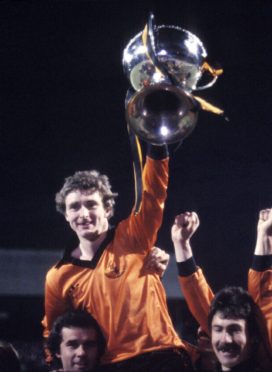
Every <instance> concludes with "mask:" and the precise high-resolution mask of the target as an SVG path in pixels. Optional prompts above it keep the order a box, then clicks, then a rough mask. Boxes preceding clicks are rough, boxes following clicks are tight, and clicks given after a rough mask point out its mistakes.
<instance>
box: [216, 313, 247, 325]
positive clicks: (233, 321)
mask: <svg viewBox="0 0 272 372" xmlns="http://www.w3.org/2000/svg"><path fill="white" fill-rule="evenodd" d="M213 325H220V326H224V327H228V326H231V325H239V326H241V327H243V328H245V326H246V320H245V319H243V318H226V317H224V315H223V314H222V313H221V312H217V313H215V314H214V317H213V319H212V326H213Z"/></svg>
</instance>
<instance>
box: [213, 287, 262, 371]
mask: <svg viewBox="0 0 272 372" xmlns="http://www.w3.org/2000/svg"><path fill="white" fill-rule="evenodd" d="M261 319H262V315H261V312H260V309H259V308H258V306H257V305H256V304H255V302H254V301H253V299H252V297H251V296H250V295H249V294H248V293H247V292H246V291H245V290H244V289H242V288H241V287H226V288H224V289H222V290H221V291H219V292H218V293H217V294H216V296H215V298H214V299H213V301H212V304H211V307H210V312H209V316H208V324H209V329H210V336H211V344H212V348H213V351H214V353H215V355H216V357H217V359H218V362H219V364H220V365H219V366H218V371H245V372H250V371H252V372H253V371H261V370H263V371H264V370H267V371H268V369H266V368H268V367H264V366H262V365H261V360H259V358H258V354H257V350H258V347H259V345H260V343H261V340H262V337H263V335H262V331H263V327H264V326H263V327H262V326H261V324H262V323H261ZM263 324H264V323H263Z"/></svg>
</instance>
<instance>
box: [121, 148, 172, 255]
mask: <svg viewBox="0 0 272 372" xmlns="http://www.w3.org/2000/svg"><path fill="white" fill-rule="evenodd" d="M168 161H169V158H168V151H167V147H166V146H153V145H149V146H148V152H147V157H146V162H145V166H144V169H143V175H142V186H143V190H142V200H141V205H140V208H139V210H138V211H137V212H136V213H135V211H134V210H133V211H132V213H131V215H130V217H129V218H128V219H127V220H125V221H122V224H123V228H122V229H120V234H121V235H123V234H124V232H125V233H126V236H127V238H128V239H129V240H130V244H129V245H128V247H127V248H128V249H131V250H133V251H143V252H147V251H150V250H151V248H152V247H153V246H154V244H155V242H156V240H157V232H158V230H159V228H160V226H161V223H162V217H163V210H164V203H165V200H166V196H167V187H168ZM119 238H120V239H122V236H119Z"/></svg>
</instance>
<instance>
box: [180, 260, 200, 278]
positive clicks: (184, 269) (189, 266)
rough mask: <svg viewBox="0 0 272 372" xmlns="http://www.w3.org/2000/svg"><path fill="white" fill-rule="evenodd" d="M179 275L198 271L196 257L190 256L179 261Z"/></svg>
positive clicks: (187, 274)
mask: <svg viewBox="0 0 272 372" xmlns="http://www.w3.org/2000/svg"><path fill="white" fill-rule="evenodd" d="M177 267H178V274H179V276H189V275H192V274H193V273H195V272H196V271H197V266H196V263H195V259H194V257H191V258H188V260H186V261H184V262H177Z"/></svg>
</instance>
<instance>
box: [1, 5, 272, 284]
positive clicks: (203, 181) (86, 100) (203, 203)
mask: <svg viewBox="0 0 272 372" xmlns="http://www.w3.org/2000/svg"><path fill="white" fill-rule="evenodd" d="M149 11H153V12H154V14H155V17H156V23H157V24H173V25H178V26H181V27H183V28H185V29H188V30H190V31H191V32H193V33H194V34H196V35H197V36H198V37H199V38H200V39H201V40H202V41H203V43H204V45H205V47H206V49H207V51H208V61H209V62H210V64H211V65H215V66H222V67H223V69H224V74H223V75H222V76H221V77H220V78H219V79H218V82H217V83H216V84H215V86H214V87H212V88H210V89H208V90H206V91H203V92H202V93H200V94H199V95H201V96H202V97H203V98H205V99H207V100H209V101H210V102H212V103H213V104H216V105H218V106H220V107H223V108H224V109H225V110H226V114H227V116H228V117H229V118H230V122H225V121H224V120H223V119H221V118H220V117H218V116H216V115H212V114H209V113H204V112H202V113H200V116H199V120H198V124H197V127H196V129H195V130H194V132H193V133H192V134H191V135H190V137H189V138H187V139H186V140H185V141H184V143H183V145H182V147H181V148H180V149H179V150H178V151H176V152H174V153H173V156H172V158H171V163H170V170H171V179H170V187H169V197H168V201H167V205H166V211H165V219H164V223H163V226H162V229H161V231H160V234H159V240H158V245H159V246H161V247H162V248H164V249H166V250H167V251H169V252H172V245H171V239H170V226H171V224H172V222H173V219H174V216H175V215H176V214H177V213H180V212H182V211H185V210H195V211H197V212H198V214H199V216H200V220H201V226H200V228H199V231H198V233H197V235H196V237H195V238H194V241H193V246H194V252H195V256H196V259H197V262H198V263H199V264H200V265H201V266H202V267H204V269H205V272H206V275H207V277H208V279H209V281H210V282H211V285H212V287H213V288H214V289H218V288H220V287H222V286H223V285H225V284H243V285H245V283H246V273H247V269H248V267H249V265H250V262H251V257H252V253H253V249H254V244H255V236H256V232H255V230H256V227H255V226H256V222H257V217H258V211H259V209H261V208H264V207H269V206H271V205H272V192H271V191H272V187H271V186H272V173H271V168H272V167H271V166H272V146H271V138H272V133H271V130H272V120H271V109H272V101H271V94H270V90H271V72H272V68H271V63H272V52H271V45H272V36H271V35H272V32H271V19H272V2H271V1H269V0H267V1H264V0H245V1H243V0H239V1H237V0H228V1H226V0H225V1H221V2H220V1H212V0H211V1H209V0H207V1H205V0H184V1H181V0H180V1H177V0H176V1H173V0H168V1H149V0H146V1H143V2H142V1H134V2H132V1H114V0H112V1H102V0H100V1H80V0H74V1H1V2H0V17H1V22H0V35H1V41H0V43H1V45H0V53H1V56H0V64H1V68H0V73H1V81H0V95H1V102H0V157H1V162H0V175H1V180H0V186H1V190H0V198H1V199H0V204H1V213H0V229H1V234H0V247H1V248H9V249H13V248H21V249H26V248H34V249H62V248H64V247H66V246H67V245H69V244H71V241H73V235H72V233H71V232H70V231H69V228H68V227H66V224H65V221H64V219H63V217H62V216H60V215H58V214H57V213H56V212H55V206H54V194H55V192H56V191H57V190H58V189H59V188H60V187H61V185H62V182H63V179H64V177H66V176H68V175H70V174H72V173H73V172H74V171H75V170H85V169H93V168H96V169H98V170H100V171H101V172H103V173H106V174H108V175H109V177H110V179H111V182H112V185H113V190H114V191H117V192H119V198H118V201H117V208H116V213H115V217H114V218H113V221H112V222H113V223H116V222H117V221H119V220H120V219H121V218H124V217H126V216H127V214H128V213H129V211H130V208H131V206H132V204H133V201H134V194H133V192H134V191H133V189H134V186H133V174H132V160H131V154H130V146H129V141H128V136H127V132H126V123H125V119H124V98H125V94H126V90H127V88H128V86H129V83H128V81H127V79H126V77H125V76H124V74H123V71H122V65H121V58H122V51H123V49H124V47H125V46H126V44H127V43H128V41H129V40H130V39H131V38H132V37H133V36H134V35H136V33H138V32H139V31H141V30H142V29H143V27H144V25H145V23H146V21H147V17H148V13H149ZM174 147H175V146H171V151H172V152H173V150H174Z"/></svg>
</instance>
